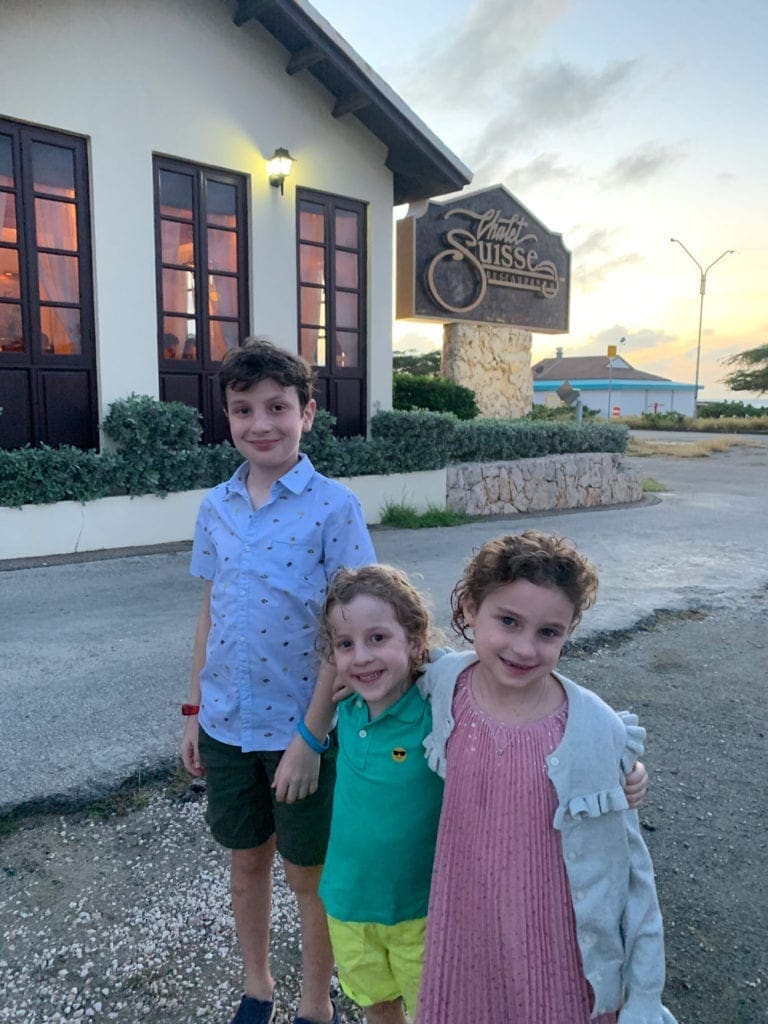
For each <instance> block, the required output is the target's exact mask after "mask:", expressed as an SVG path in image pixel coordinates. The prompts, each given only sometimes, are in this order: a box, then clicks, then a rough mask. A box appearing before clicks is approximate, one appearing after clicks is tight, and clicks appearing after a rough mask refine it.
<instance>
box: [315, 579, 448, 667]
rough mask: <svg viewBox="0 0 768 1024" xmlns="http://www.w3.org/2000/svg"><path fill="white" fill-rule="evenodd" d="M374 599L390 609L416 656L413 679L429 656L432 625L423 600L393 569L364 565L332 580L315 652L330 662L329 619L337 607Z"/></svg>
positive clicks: (407, 581)
mask: <svg viewBox="0 0 768 1024" xmlns="http://www.w3.org/2000/svg"><path fill="white" fill-rule="evenodd" d="M361 595H365V596H366V597H377V598H378V599H379V600H380V601H384V603H385V604H388V605H390V607H391V608H392V610H393V611H394V613H395V618H396V619H397V621H398V622H399V623H400V625H401V626H402V627H403V629H404V630H405V633H406V636H407V637H408V639H409V640H411V641H413V642H414V643H415V644H416V650H417V651H418V652H419V653H418V655H417V656H416V657H415V658H413V659H412V660H411V671H412V674H413V676H414V677H415V676H416V675H417V673H418V671H419V669H420V668H421V666H422V665H423V664H424V662H425V661H426V659H427V656H428V654H429V642H430V638H431V635H432V624H431V620H430V615H429V611H428V609H427V606H426V604H425V603H424V598H423V597H422V596H421V594H420V593H419V592H418V590H417V589H416V588H415V587H414V585H413V584H412V583H411V581H410V580H409V579H408V577H407V576H406V574H405V573H404V572H403V571H402V569H396V568H395V567H394V566H392V565H381V564H379V565H364V566H363V567H362V568H361V569H339V571H338V572H337V573H336V575H335V576H334V577H333V579H332V580H331V583H330V585H329V587H328V593H327V594H326V598H325V604H324V605H323V612H322V615H321V618H320V630H319V634H318V649H319V651H320V653H321V654H322V656H323V657H324V658H325V659H326V661H330V662H333V631H332V629H331V624H330V622H329V615H330V613H331V611H332V610H333V609H334V608H335V607H336V606H337V605H345V604H349V603H350V602H351V601H353V600H354V599H355V598H356V597H360V596H361Z"/></svg>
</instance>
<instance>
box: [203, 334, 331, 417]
mask: <svg viewBox="0 0 768 1024" xmlns="http://www.w3.org/2000/svg"><path fill="white" fill-rule="evenodd" d="M266 378H269V379H270V380H274V381H276V382H277V383H278V384H280V385H282V386H283V387H284V388H290V387H294V388H296V394H297V395H298V396H299V406H300V407H301V410H302V412H303V411H304V409H305V408H306V406H307V403H308V402H309V400H310V399H311V398H312V389H313V387H314V382H315V372H314V370H313V369H312V367H311V366H310V365H309V363H307V362H306V361H305V360H304V359H302V357H301V356H300V355H297V354H296V353H295V352H288V351H287V350H286V349H284V348H278V347H277V345H273V344H272V342H271V341H267V339H266V338H256V337H253V338H246V339H245V341H244V342H243V344H242V345H241V347H240V348H232V349H230V350H229V352H227V354H226V355H225V356H224V358H223V359H222V361H221V367H220V369H219V376H218V381H219V391H220V393H221V401H222V404H223V406H224V408H225V409H226V408H227V389H228V388H231V389H232V391H247V390H248V388H250V387H253V385H254V384H258V382H259V381H260V380H264V379H266Z"/></svg>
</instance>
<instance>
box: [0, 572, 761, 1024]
mask: <svg viewBox="0 0 768 1024" xmlns="http://www.w3.org/2000/svg"><path fill="white" fill-rule="evenodd" d="M767 637H768V592H761V593H757V594H753V595H751V596H749V597H748V598H745V599H744V601H743V603H742V604H741V605H740V606H739V607H731V608H720V609H715V610H706V609H702V610H701V611H700V612H693V613H690V612H689V613H686V614H685V616H683V617H680V616H672V615H670V616H664V615H662V616H660V617H659V619H658V621H657V622H656V623H655V624H654V625H653V626H652V627H647V628H644V629H641V630H638V631H635V632H633V633H632V634H631V635H628V636H622V637H614V638H606V639H605V640H604V641H603V642H602V643H601V644H600V645H598V646H597V647H596V649H590V650H582V651H579V650H576V651H574V652H572V653H571V654H570V655H569V657H568V658H567V660H566V661H565V662H564V663H563V669H564V671H565V672H566V673H567V674H569V675H572V676H573V677H574V678H576V679H578V680H579V681H581V682H584V683H585V684H586V685H588V686H591V687H592V688H593V689H595V690H597V692H599V693H600V694H601V695H602V696H604V697H605V698H606V699H607V700H608V701H609V702H610V703H612V704H613V705H614V706H616V707H627V706H628V707H631V708H632V710H635V711H637V712H638V713H639V715H640V717H641V721H642V722H643V723H644V724H645V725H646V726H647V727H648V729H649V744H648V751H647V755H646V761H647V763H648V766H649V771H650V775H651V792H650V796H649V800H648V804H647V806H646V808H645V809H644V810H643V811H642V813H641V817H642V820H643V824H644V827H645V829H646V833H645V834H646V837H647V841H648V845H649V846H650V848H651V852H652V854H653V856H654V861H655V864H656V870H657V876H658V887H659V894H660V899H661V903H662V909H663V911H664V916H665V922H666V931H667V961H668V972H667V973H668V984H667V993H666V1002H667V1004H668V1005H669V1007H670V1008H671V1009H672V1011H673V1012H674V1013H675V1014H676V1016H677V1017H678V1020H679V1021H680V1022H681V1024H683V1022H684V1024H758V1022H764V1021H767V1020H768V1010H767V1009H766V1005H767V1004H768V1000H767V999H766V986H767V985H768V958H767V957H766V951H765V943H764V930H765V925H766V921H767V920H768V916H767V915H766V884H765V875H766V867H767V864H766V852H765V845H764V841H765V825H766V815H765V796H764V789H763V783H762V779H761V777H760V771H759V769H760V768H761V767H762V766H763V765H764V764H765V761H766V739H765V707H766V703H767V700H766V698H767V697H768V694H766V688H767V685H766V673H765V668H766V665H768V642H767V640H766V638H767ZM593 646H594V645H593ZM180 793H181V795H179V794H180ZM116 808H122V813H117V811H116ZM126 808H127V809H126ZM202 812H203V802H202V798H201V796H200V795H199V794H196V793H194V791H191V790H186V791H185V790H184V787H183V786H181V787H180V786H179V785H178V780H176V784H175V785H167V784H165V783H154V784H152V785H148V786H142V787H135V788H134V789H133V790H131V791H130V792H128V793H125V792H124V793H123V794H122V795H121V796H120V797H119V798H115V800H114V801H113V805H112V809H111V811H109V812H108V811H107V810H105V808H104V807H103V806H99V807H96V808H94V807H92V808H90V809H88V810H83V811H80V812H78V813H72V814H68V815H66V816H58V815H57V816H39V817H35V818H31V819H26V820H23V821H21V822H6V823H5V832H4V835H3V836H2V839H0V922H1V927H2V946H1V947H0V1022H3V1024H5V1022H13V1024H62V1022H65V1021H73V1020H94V1021H102V1020H105V1021H106V1020H109V1021H115V1022H118V1024H137V1022H141V1021H144V1020H148V1021H152V1022H156V1024H193V1022H199V1021H204V1022H210V1024H227V1022H228V1021H229V1020H230V1017H231V1011H232V1008H233V1007H234V1006H235V1005H236V1003H237V1001H238V998H239V992H240V990H239V972H240V961H239V955H238V952H237V947H236V943H235V938H234V932H233V927H232V920H231V917H230V914H229V910H228V895H227V870H226V857H225V854H223V852H222V851H220V850H219V849H218V848H217V847H216V846H215V845H214V844H213V843H212V841H211V840H210V838H209V837H208V835H207V832H206V829H205V826H204V823H203V818H202ZM273 925H274V942H273V945H274V969H275V975H276V979H277V984H278V999H279V1013H278V1017H277V1021H278V1022H279V1024H286V1022H288V1021H290V1020H291V1014H292V1012H293V1011H294V1008H295V1001H296V992H297V984H298V975H297V970H298V957H297V944H298V937H297V934H298V932H297V921H296V912H295V906H294V904H293V900H292V897H291V896H290V894H289V893H288V892H287V890H286V888H285V885H284V882H283V881H282V878H281V874H280V871H279V869H278V870H276V898H275V910H274V919H273ZM341 1005H342V1007H343V1009H344V1010H345V1012H346V1019H347V1020H348V1021H350V1022H352V1021H360V1020H361V1017H360V1015H359V1014H358V1013H357V1012H356V1011H355V1010H354V1009H353V1008H350V1007H349V1005H348V1004H347V1003H346V1002H345V1001H344V1000H341ZM478 1024H482V1022H478Z"/></svg>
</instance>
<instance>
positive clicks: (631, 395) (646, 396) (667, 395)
mask: <svg viewBox="0 0 768 1024" xmlns="http://www.w3.org/2000/svg"><path fill="white" fill-rule="evenodd" d="M571 384H572V385H573V387H574V388H576V390H577V391H578V390H581V400H582V402H583V403H584V405H585V406H586V407H587V408H588V409H597V411H598V412H599V413H600V415H601V416H606V417H607V416H608V415H609V412H610V410H609V404H610V407H611V408H615V407H616V406H618V408H619V409H620V410H621V412H620V413H619V415H621V416H639V415H640V414H641V413H644V412H654V403H656V405H657V406H658V408H657V410H656V411H657V412H679V413H682V415H683V416H693V414H694V408H693V406H694V402H693V394H694V392H693V388H688V389H684V388H674V387H673V388H658V387H653V386H649V387H640V388H633V389H632V390H630V389H629V388H627V389H621V388H617V387H616V386H615V385H614V386H613V388H612V389H611V394H610V403H609V400H608V386H607V384H606V386H605V388H603V389H594V390H593V389H587V388H580V386H579V382H578V381H577V380H576V381H571ZM533 403H534V405H548V406H556V405H559V404H560V399H559V398H558V397H557V395H556V393H555V392H554V391H536V390H534V393H533Z"/></svg>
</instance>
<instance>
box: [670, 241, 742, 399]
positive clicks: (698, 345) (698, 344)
mask: <svg viewBox="0 0 768 1024" xmlns="http://www.w3.org/2000/svg"><path fill="white" fill-rule="evenodd" d="M670 242H676V243H677V245H679V246H680V248H681V249H682V250H683V251H684V252H686V253H688V255H689V256H690V257H691V259H692V260H693V262H694V263H695V264H696V266H697V267H698V268H699V274H700V275H701V277H700V281H699V296H700V299H699V338H698V341H697V342H696V380H695V382H694V393H693V418H694V419H696V403H697V402H698V400H699V366H700V365H701V323H702V319H703V317H704V293H705V292H706V290H707V274H708V273H709V271H710V270H711V269H712V267H714V265H715V264H716V263H719V262H720V260H721V259H723V257H724V256H730V255H731V254H732V253H734V252H736V250H735V249H726V250H725V252H721V253H720V255H719V256H718V257H717V259H716V260H712V262H711V263H710V264H709V266H708V267H707V268H706V269H703V268H702V266H701V264H700V263H699V261H698V260H697V259H696V257H695V256H694V255H693V253H691V252H690V250H688V249H687V248H686V247H685V246H684V245H683V243H682V242H681V241H680V239H679V238H670Z"/></svg>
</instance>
